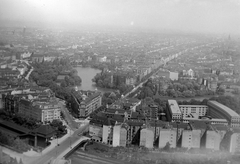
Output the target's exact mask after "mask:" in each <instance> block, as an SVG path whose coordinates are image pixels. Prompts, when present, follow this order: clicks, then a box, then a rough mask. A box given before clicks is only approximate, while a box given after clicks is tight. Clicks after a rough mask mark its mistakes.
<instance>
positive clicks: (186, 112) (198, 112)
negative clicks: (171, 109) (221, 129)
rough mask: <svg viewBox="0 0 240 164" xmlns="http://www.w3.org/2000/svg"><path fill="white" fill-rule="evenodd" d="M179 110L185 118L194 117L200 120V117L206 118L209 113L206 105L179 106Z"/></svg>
mask: <svg viewBox="0 0 240 164" xmlns="http://www.w3.org/2000/svg"><path fill="white" fill-rule="evenodd" d="M179 109H180V110H181V112H182V114H183V118H186V117H192V118H199V116H205V115H206V114H207V111H208V106H206V105H179Z"/></svg>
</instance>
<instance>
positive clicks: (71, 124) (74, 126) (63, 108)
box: [59, 101, 78, 130]
mask: <svg viewBox="0 0 240 164" xmlns="http://www.w3.org/2000/svg"><path fill="white" fill-rule="evenodd" d="M59 105H60V107H61V111H62V112H63V115H64V117H65V120H66V122H67V124H68V126H69V127H70V129H71V130H76V129H77V128H78V124H77V123H76V122H75V121H74V118H73V117H72V115H71V114H70V113H69V111H68V109H67V108H66V105H65V103H64V102H63V101H59Z"/></svg>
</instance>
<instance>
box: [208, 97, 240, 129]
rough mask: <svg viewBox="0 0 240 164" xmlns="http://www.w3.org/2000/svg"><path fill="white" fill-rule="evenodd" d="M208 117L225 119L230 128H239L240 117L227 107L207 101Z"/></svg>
mask: <svg viewBox="0 0 240 164" xmlns="http://www.w3.org/2000/svg"><path fill="white" fill-rule="evenodd" d="M207 105H208V107H209V115H210V116H211V117H212V118H223V119H226V120H227V121H228V123H229V125H230V126H231V127H239V126H240V116H239V114H237V113H236V112H235V111H233V110H232V109H230V108H228V107H227V106H225V105H223V104H220V103H219V102H217V101H208V104H207Z"/></svg>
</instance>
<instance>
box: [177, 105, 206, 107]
mask: <svg viewBox="0 0 240 164" xmlns="http://www.w3.org/2000/svg"><path fill="white" fill-rule="evenodd" d="M183 106H184V107H185V106H187V107H208V106H207V105H179V107H183Z"/></svg>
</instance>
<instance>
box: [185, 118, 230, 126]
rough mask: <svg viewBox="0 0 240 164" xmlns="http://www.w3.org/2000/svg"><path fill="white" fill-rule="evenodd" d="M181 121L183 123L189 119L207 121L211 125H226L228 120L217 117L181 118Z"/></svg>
mask: <svg viewBox="0 0 240 164" xmlns="http://www.w3.org/2000/svg"><path fill="white" fill-rule="evenodd" d="M182 121H183V122H184V123H189V122H190V121H202V122H209V123H210V124H212V125H228V121H227V120H226V119H218V118H212V119H209V118H201V119H198V118H183V119H182Z"/></svg>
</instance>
